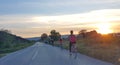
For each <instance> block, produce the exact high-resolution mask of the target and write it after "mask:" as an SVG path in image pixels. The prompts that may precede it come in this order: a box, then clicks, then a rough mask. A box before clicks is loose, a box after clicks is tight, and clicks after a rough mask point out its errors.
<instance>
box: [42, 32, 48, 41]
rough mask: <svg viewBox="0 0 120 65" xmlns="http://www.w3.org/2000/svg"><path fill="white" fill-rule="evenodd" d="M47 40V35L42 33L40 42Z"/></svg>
mask: <svg viewBox="0 0 120 65" xmlns="http://www.w3.org/2000/svg"><path fill="white" fill-rule="evenodd" d="M47 38H48V35H47V34H46V33H43V34H42V35H41V40H42V41H45V40H46V39H47Z"/></svg>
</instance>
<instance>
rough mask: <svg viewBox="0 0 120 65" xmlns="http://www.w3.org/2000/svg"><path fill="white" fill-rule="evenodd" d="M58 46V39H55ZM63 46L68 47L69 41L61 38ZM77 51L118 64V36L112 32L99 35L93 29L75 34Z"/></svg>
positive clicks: (119, 63) (119, 64)
mask: <svg viewBox="0 0 120 65" xmlns="http://www.w3.org/2000/svg"><path fill="white" fill-rule="evenodd" d="M55 46H58V47H59V41H55ZM63 48H65V49H68V48H69V41H68V40H67V39H63ZM77 49H78V52H79V53H81V54H84V55H87V56H90V57H93V58H96V59H100V60H103V61H106V62H110V63H113V64H115V65H120V37H118V36H115V35H113V34H106V35H101V34H98V33H97V32H96V31H95V30H94V31H90V32H85V33H84V34H83V32H82V33H80V34H79V35H77Z"/></svg>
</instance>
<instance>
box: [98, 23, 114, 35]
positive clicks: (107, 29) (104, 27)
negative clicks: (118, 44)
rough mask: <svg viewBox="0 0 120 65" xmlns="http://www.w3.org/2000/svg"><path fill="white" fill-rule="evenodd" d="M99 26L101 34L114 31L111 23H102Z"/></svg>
mask: <svg viewBox="0 0 120 65" xmlns="http://www.w3.org/2000/svg"><path fill="white" fill-rule="evenodd" d="M97 27H98V30H97V31H98V33H101V34H109V33H112V32H113V31H112V30H111V29H110V27H111V25H110V24H109V23H101V24H98V25H97Z"/></svg>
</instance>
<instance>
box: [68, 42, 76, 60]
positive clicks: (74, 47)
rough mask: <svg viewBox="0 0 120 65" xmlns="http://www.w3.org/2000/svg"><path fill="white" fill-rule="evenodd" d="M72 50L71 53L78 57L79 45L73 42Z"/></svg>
mask: <svg viewBox="0 0 120 65" xmlns="http://www.w3.org/2000/svg"><path fill="white" fill-rule="evenodd" d="M71 52H72V53H71V54H70V55H74V58H77V46H76V44H72V46H71Z"/></svg>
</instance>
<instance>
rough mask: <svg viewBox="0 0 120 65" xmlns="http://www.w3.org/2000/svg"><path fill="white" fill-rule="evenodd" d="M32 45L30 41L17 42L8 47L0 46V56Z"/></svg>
mask: <svg viewBox="0 0 120 65" xmlns="http://www.w3.org/2000/svg"><path fill="white" fill-rule="evenodd" d="M31 45H33V42H31V43H21V44H20V43H19V44H16V45H14V46H13V47H10V48H0V58H1V57H3V56H6V55H7V54H9V53H11V52H15V51H17V50H20V49H24V48H26V47H29V46H31Z"/></svg>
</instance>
